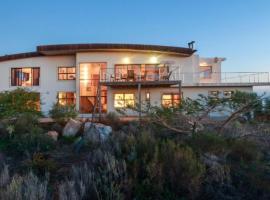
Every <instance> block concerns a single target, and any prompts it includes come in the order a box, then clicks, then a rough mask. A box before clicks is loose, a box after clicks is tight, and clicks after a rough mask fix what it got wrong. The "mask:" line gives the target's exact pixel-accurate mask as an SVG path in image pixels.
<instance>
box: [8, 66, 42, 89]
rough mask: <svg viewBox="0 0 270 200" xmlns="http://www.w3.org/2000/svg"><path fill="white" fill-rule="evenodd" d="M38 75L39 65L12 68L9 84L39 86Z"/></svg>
mask: <svg viewBox="0 0 270 200" xmlns="http://www.w3.org/2000/svg"><path fill="white" fill-rule="evenodd" d="M39 77H40V68H39V67H29V68H28V67H24V68H12V69H11V86H23V87H29V86H39Z"/></svg>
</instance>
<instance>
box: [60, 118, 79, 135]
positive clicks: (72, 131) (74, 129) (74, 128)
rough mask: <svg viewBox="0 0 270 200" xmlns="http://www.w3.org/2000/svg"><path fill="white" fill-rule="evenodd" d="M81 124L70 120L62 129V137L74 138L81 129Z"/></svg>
mask: <svg viewBox="0 0 270 200" xmlns="http://www.w3.org/2000/svg"><path fill="white" fill-rule="evenodd" d="M81 125H82V123H81V122H80V121H76V120H74V119H70V120H69V121H68V123H67V124H66V126H65V127H64V129H63V136H75V135H76V134H77V133H78V132H79V131H80V128H81Z"/></svg>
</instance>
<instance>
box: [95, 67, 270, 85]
mask: <svg viewBox="0 0 270 200" xmlns="http://www.w3.org/2000/svg"><path fill="white" fill-rule="evenodd" d="M180 80H181V81H182V84H183V85H200V84H202V85H203V84H212V85H226V84H228V85H230V84H250V85H260V84H261V85H263V84H265V85H270V79H269V73H268V72H218V73H217V72H212V73H209V74H207V75H205V74H204V73H202V72H195V73H190V72H180V70H178V69H176V70H171V71H170V70H169V71H167V72H164V71H162V73H161V71H160V70H156V72H155V73H153V71H151V72H144V73H140V72H139V73H135V72H134V71H132V70H130V71H129V72H128V73H120V72H115V71H114V69H113V70H109V69H107V72H106V73H101V75H100V81H101V82H110V83H113V82H151V81H152V82H154V81H157V82H159V81H160V82H162V81H180Z"/></svg>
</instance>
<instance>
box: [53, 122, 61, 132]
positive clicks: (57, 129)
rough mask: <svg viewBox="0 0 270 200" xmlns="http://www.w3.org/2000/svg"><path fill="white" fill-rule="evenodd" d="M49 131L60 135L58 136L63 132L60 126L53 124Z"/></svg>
mask: <svg viewBox="0 0 270 200" xmlns="http://www.w3.org/2000/svg"><path fill="white" fill-rule="evenodd" d="M51 129H52V130H53V131H56V132H58V133H60V134H61V133H62V131H63V127H62V126H61V125H60V124H58V123H54V124H53V125H52V127H51Z"/></svg>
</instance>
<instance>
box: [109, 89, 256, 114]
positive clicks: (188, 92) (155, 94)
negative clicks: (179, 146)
mask: <svg viewBox="0 0 270 200" xmlns="http://www.w3.org/2000/svg"><path fill="white" fill-rule="evenodd" d="M216 90H218V91H219V92H220V96H221V97H222V95H223V92H224V91H236V90H239V91H243V92H252V87H183V88H182V90H181V91H182V93H183V98H187V97H188V98H191V99H197V98H198V96H199V94H203V95H205V96H207V95H208V93H209V92H210V91H216ZM146 92H150V104H151V105H152V106H161V100H162V99H161V98H162V94H165V93H167V94H168V93H179V88H177V87H171V88H142V89H141V100H142V102H143V104H144V103H145V99H146ZM122 93H129V94H135V102H137V103H138V99H139V94H138V89H137V88H127V89H125V88H121V89H116V88H110V89H108V112H117V111H116V109H115V108H114V95H115V94H122ZM127 114H128V115H136V112H134V111H131V110H127Z"/></svg>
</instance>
